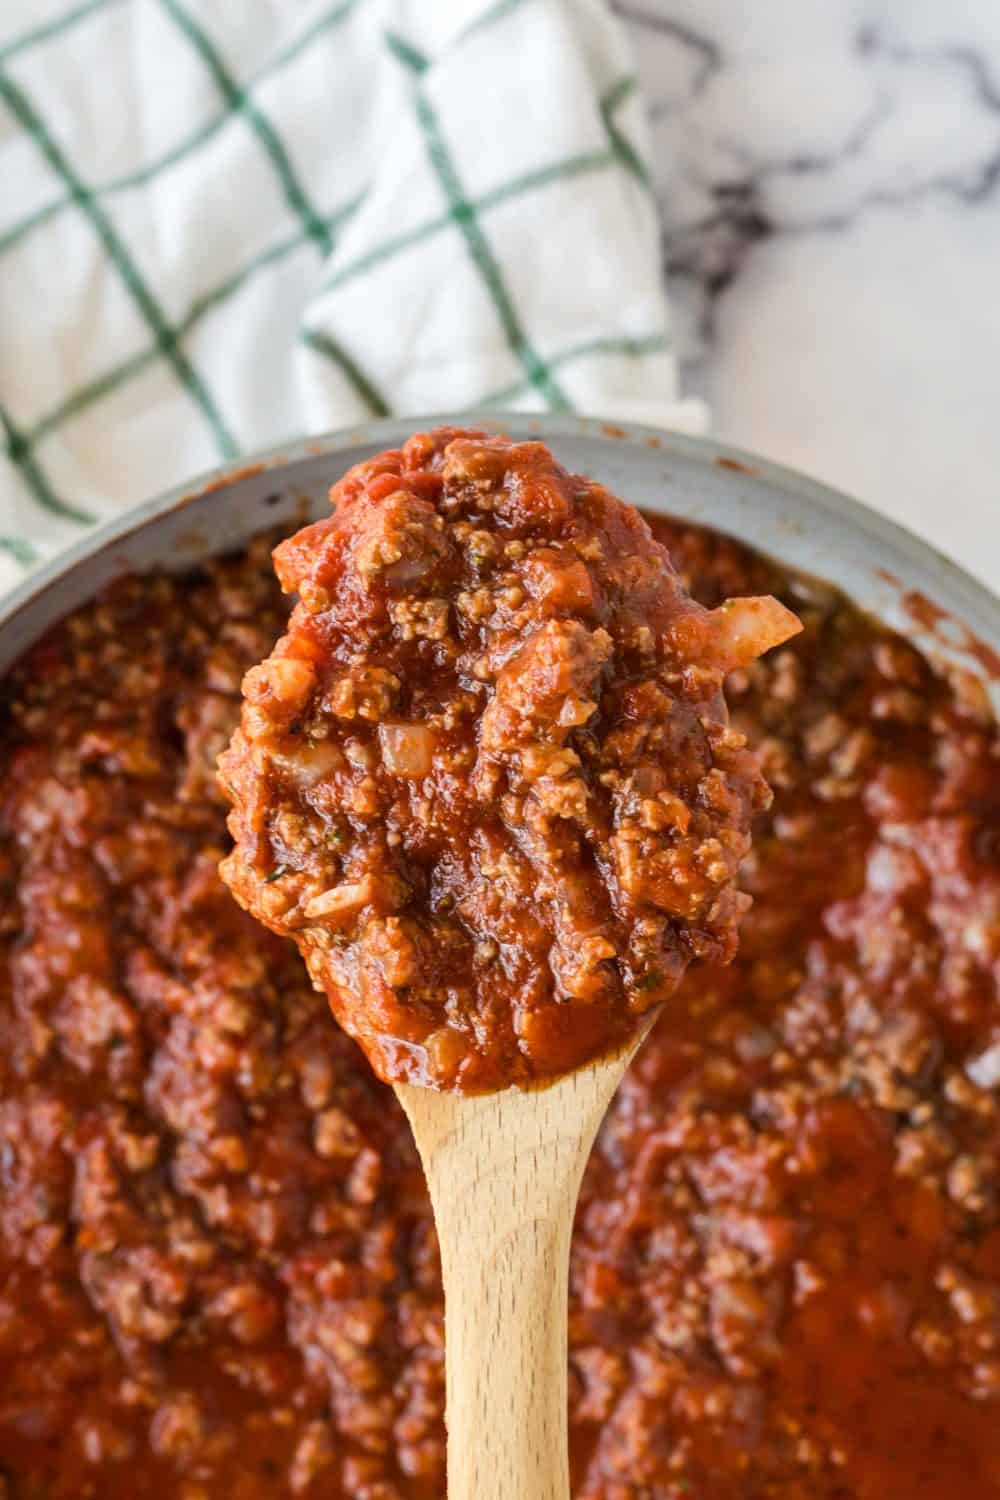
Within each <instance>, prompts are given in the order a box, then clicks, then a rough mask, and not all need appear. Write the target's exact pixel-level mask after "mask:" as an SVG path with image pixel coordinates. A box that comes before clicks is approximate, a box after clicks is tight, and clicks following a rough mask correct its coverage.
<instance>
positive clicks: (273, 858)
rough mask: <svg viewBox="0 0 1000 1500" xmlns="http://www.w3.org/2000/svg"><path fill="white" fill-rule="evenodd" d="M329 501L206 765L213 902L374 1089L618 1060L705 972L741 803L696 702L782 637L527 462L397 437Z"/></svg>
mask: <svg viewBox="0 0 1000 1500" xmlns="http://www.w3.org/2000/svg"><path fill="white" fill-rule="evenodd" d="M330 498H331V501H332V503H333V515H332V516H331V517H330V518H329V519H327V520H323V521H319V522H316V523H315V524H314V525H312V526H308V527H306V528H305V529H304V530H303V531H301V532H299V533H297V534H296V535H295V536H292V537H290V538H289V539H288V540H287V541H286V542H284V543H282V545H281V546H280V547H279V548H278V549H277V551H276V553H275V565H276V570H277V573H278V577H279V579H280V581H281V583H282V586H283V587H284V588H285V590H286V591H287V592H289V593H295V594H297V596H298V602H297V603H296V605H295V607H294V609H293V611H292V615H291V619H290V621H289V625H288V630H287V632H286V633H285V634H284V635H283V636H282V638H281V639H280V640H279V641H278V642H277V644H276V646H275V648H274V650H273V651H272V652H271V653H270V655H269V656H268V657H267V659H266V660H265V661H263V662H262V663H261V664H260V665H259V666H256V667H255V668H254V669H253V670H252V671H251V672H249V673H248V674H247V677H246V679H245V681H244V684H243V694H244V699H245V702H244V707H243V713H242V716H241V720H240V727H239V729H238V731H237V732H236V734H235V735H234V737H233V740H232V743H231V745H230V746H229V748H228V749H227V751H226V753H225V755H223V756H222V758H221V759H220V762H219V769H220V775H221V778H222V782H223V785H224V787H225V788H226V790H227V792H228V794H229V796H230V798H231V800H232V803H233V811H232V813H231V815H230V818H229V827H230V830H231V832H232V834H233V838H234V840H235V848H234V850H233V853H232V854H231V855H230V856H229V858H228V859H227V860H226V861H225V863H224V865H223V867H222V875H223V878H224V879H225V880H226V882H227V883H228V885H229V886H230V888H231V890H232V892H233V894H234V895H235V897H236V898H237V900H238V901H239V902H240V904H241V905H242V906H245V907H246V908H247V909H248V910H249V911H251V912H253V914H254V916H256V917H257V918H259V920H260V921H262V922H263V923H264V924H265V925H266V926H268V927H270V928H271V929H272V931H274V932H277V933H279V934H281V935H282V936H288V937H292V938H293V939H294V940H295V942H296V943H297V945H298V947H299V950H300V952H301V953H302V956H303V958H304V960H305V963H306V966H307V968H308V970H309V973H310V974H311V976H312V978H313V980H314V981H315V983H316V985H317V987H318V988H321V989H322V990H323V991H324V992H325V993H326V994H327V996H328V997H329V1000H330V1005H331V1007H332V1009H333V1012H334V1014H335V1015H336V1017H337V1019H338V1021H339V1022H340V1024H341V1025H342V1026H343V1027H344V1029H345V1031H347V1032H348V1034H349V1035H350V1036H353V1037H354V1038H355V1040H357V1041H358V1042H360V1044H361V1046H362V1048H363V1049H364V1051H365V1053H366V1054H367V1056H368V1058H369V1060H370V1061H371V1063H372V1066H373V1067H374V1069H375V1071H376V1073H378V1075H379V1076H380V1077H381V1078H383V1079H385V1080H386V1081H387V1082H393V1083H395V1082H409V1083H418V1084H421V1085H425V1086H429V1087H433V1088H439V1089H449V1090H454V1091H456V1092H460V1093H472V1092H486V1091H489V1090H494V1089H499V1088H504V1087H506V1086H508V1085H510V1084H512V1083H524V1082H528V1081H537V1080H539V1079H545V1078H551V1077H552V1076H554V1075H558V1074H561V1073H566V1072H570V1071H571V1070H572V1069H574V1068H576V1067H579V1066H581V1065H582V1064H583V1063H584V1062H586V1061H588V1060H589V1059H591V1058H594V1057H598V1056H602V1055H605V1054H607V1053H610V1052H612V1051H617V1050H619V1049H620V1048H621V1047H622V1046H623V1045H624V1044H625V1043H626V1042H627V1041H629V1040H630V1039H631V1037H632V1036H633V1035H634V1033H635V1032H636V1030H637V1028H638V1025H639V1023H640V1020H641V1018H642V1016H643V1015H645V1014H646V1013H647V1012H648V1011H649V1010H650V1009H651V1008H653V1007H655V1006H657V1005H662V1004H664V1003H665V1002H668V1001H669V999H670V997H671V996H672V995H673V993H674V991H675V990H676V988H677V985H678V984H679V983H680V981H681V979H682V978H683V976H684V973H685V972H686V970H687V968H688V965H689V964H691V963H692V962H695V963H697V962H704V961H706V960H710V961H715V962H724V961H725V960H727V959H728V958H731V957H732V954H733V953H734V951H735V948H736V933H737V922H738V918H739V916H740V913H741V912H742V910H743V909H744V907H745V906H746V904H747V903H746V897H745V896H744V895H743V894H742V893H741V892H740V891H739V890H738V888H737V876H738V872H739V867H740V863H741V860H742V858H743V856H744V855H745V854H746V853H747V851H748V849H749V846H750V838H749V830H750V821H751V818H752V815H753V812H754V810H755V809H759V808H763V807H765V806H767V804H768V802H769V800H770V797H769V794H768V791H767V788H766V786H765V785H764V782H763V780H762V778H761V776H760V771H759V769H758V766H757V763H756V760H755V759H754V757H753V755H752V753H751V752H750V751H748V750H747V748H746V740H745V737H744V736H742V735H740V734H738V733H737V732H735V731H734V730H732V729H731V728H729V726H728V724H727V723H726V711H725V705H724V703H723V700H722V694H721V688H722V682H723V678H724V676H725V672H726V670H727V667H728V666H729V665H732V664H736V663H739V664H743V663H745V662H748V661H750V660H752V659H753V657H755V656H757V655H759V654H760V652H761V651H762V650H765V649H766V648H767V646H769V645H772V644H774V643H775V642H776V641H783V640H785V639H787V638H788V637H789V636H790V635H793V634H795V633H796V631H797V630H798V629H799V625H798V622H797V620H796V619H795V617H794V616H793V615H791V614H790V613H789V612H788V611H787V610H786V609H784V608H783V607H782V606H781V605H780V604H779V603H778V602H777V601H776V600H774V599H741V600H731V601H727V602H726V603H725V605H723V606H722V607H721V608H720V609H718V610H714V611H707V610H705V609H703V608H702V607H701V605H699V604H697V603H696V602H695V601H693V600H692V599H691V598H690V596H689V595H688V594H687V593H686V592H685V591H684V590H683V589H682V588H681V586H680V582H679V580H678V578H677V575H676V572H675V570H674V568H673V566H672V565H671V562H670V557H669V555H668V553H667V552H666V550H665V549H664V548H663V547H662V546H661V545H660V544H658V543H657V542H656V540H655V539H654V537H653V536H652V535H651V533H650V531H649V529H648V527H647V526H646V524H645V522H644V521H643V520H642V517H641V516H640V515H639V512H638V511H637V510H636V509H635V508H634V507H633V506H630V505H627V504H625V503H624V502H623V501H622V500H620V499H618V498H616V497H615V496H614V495H612V494H611V493H610V492H609V491H608V490H607V489H605V488H604V487H603V486H602V485H599V484H597V483H596V482H595V481H594V480H592V479H589V478H587V477H586V476H583V475H578V474H570V473H568V472H567V471H566V470H565V469H564V468H562V467H561V465H559V464H558V463H557V462H556V461H555V459H554V457H553V455H552V454H551V452H550V451H549V450H548V449H547V448H546V447H545V445H544V444H543V443H537V442H531V443H515V442H512V441H511V440H510V439H508V438H503V437H496V436H492V435H487V434H485V433H476V432H467V431H458V430H455V429H450V428H445V429H440V430H438V431H436V432H430V433H420V434H417V435H415V436H414V437H412V438H410V439H409V441H408V442H407V443H406V444H405V445H404V446H403V448H402V449H400V450H392V451H389V452H386V453H381V454H379V455H378V456H377V457H375V458H373V459H370V460H368V461H367V462H366V463H363V464H359V465H357V466H356V467H355V468H354V469H352V470H350V472H349V473H348V474H346V475H345V476H344V478H343V479H342V480H340V481H339V483H338V484H336V485H335V486H334V488H333V490H332V492H331V496H330Z"/></svg>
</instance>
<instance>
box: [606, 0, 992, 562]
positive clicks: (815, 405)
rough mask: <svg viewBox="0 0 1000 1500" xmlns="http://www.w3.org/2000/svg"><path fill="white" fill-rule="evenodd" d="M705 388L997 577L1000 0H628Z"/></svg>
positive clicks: (691, 350)
mask: <svg viewBox="0 0 1000 1500" xmlns="http://www.w3.org/2000/svg"><path fill="white" fill-rule="evenodd" d="M615 8H616V9H617V11H618V12H619V14H620V15H621V16H622V17H623V18H624V19H625V20H626V22H627V24H628V26H629V30H630V32H631V34H632V39H633V43H634V46H635V52H636V57H637V61H638V66H639V71H640V76H641V79H642V83H643V86H644V89H645V92H646V97H647V101H648V104H649V109H650V114H651V117H652V128H653V143H654V163H655V173H656V181H657V189H658V193H659V195H660V198H661V202H662V205H663V215H664V224H665V231H664V257H665V262H666V266H667V272H668V277H669V282H670V288H671V294H672V298H673V308H674V314H675V321H676V337H677V341H678V345H679V347H680V350H681V354H682V360H683V368H684V370H685V375H686V388H687V390H688V391H689V392H696V393H701V394H704V395H705V396H707V397H708V399H709V401H710V403H711V407H712V411H713V430H714V432H715V433H716V434H717V435H718V436H720V437H722V438H725V439H728V440H730V441H732V442H735V443H738V444H740V445H742V446H744V447H747V448H750V449H753V450H755V451H757V452H759V453H763V454H765V455H767V456H768V457H770V458H774V459H778V460H780V461H782V462H784V463H788V464H791V465H793V466H795V467H798V468H801V469H804V470H806V471H808V472H809V473H811V474H813V475H815V476H817V477H818V478H820V479H824V480H827V481H828V482H830V483H832V484H835V485H838V486H839V487H841V488H842V489H845V490H848V491H850V492H851V493H852V494H854V495H856V496H858V497H859V498H860V499H863V500H866V501H868V502H869V503H870V504H874V505H876V506H878V507H880V508H881V509H882V510H884V511H885V512H887V513H888V514H890V515H891V516H894V517H895V518H897V519H898V520H900V521H903V522H905V523H906V524H907V525H909V526H910V527H911V528H912V529H913V530H915V531H917V532H919V533H920V535H922V536H923V537H925V538H926V539H927V540H929V541H932V542H934V543H935V544H936V545H937V546H938V547H940V548H941V549H942V550H944V551H946V552H948V553H950V554H951V555H952V556H953V557H954V558H956V559H957V560H958V561H959V562H961V563H963V564H964V566H966V567H967V568H969V569H971V570H972V571H974V572H976V573H978V574H979V575H980V577H982V578H983V579H985V580H986V581H987V582H989V583H991V584H992V586H993V587H994V588H997V587H1000V0H948V3H947V4H945V3H944V0H761V3H759V4H754V5H748V4H747V3H746V0H617V3H616V6H615Z"/></svg>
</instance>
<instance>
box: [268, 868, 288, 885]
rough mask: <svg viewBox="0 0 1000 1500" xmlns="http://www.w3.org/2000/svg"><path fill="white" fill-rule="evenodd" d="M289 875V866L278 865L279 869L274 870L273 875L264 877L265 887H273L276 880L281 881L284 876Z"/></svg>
mask: <svg viewBox="0 0 1000 1500" xmlns="http://www.w3.org/2000/svg"><path fill="white" fill-rule="evenodd" d="M287 874H288V866H287V865H278V867H277V869H275V870H272V871H271V873H270V875H265V876H264V884H265V885H273V884H274V882H275V881H276V880H280V879H281V877H282V875H287Z"/></svg>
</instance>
